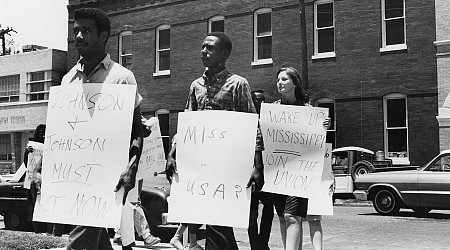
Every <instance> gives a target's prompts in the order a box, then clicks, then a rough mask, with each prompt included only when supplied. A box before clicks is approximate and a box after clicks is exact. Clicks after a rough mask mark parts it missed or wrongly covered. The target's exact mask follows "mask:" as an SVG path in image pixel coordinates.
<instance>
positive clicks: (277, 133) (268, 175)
mask: <svg viewBox="0 0 450 250" xmlns="http://www.w3.org/2000/svg"><path fill="white" fill-rule="evenodd" d="M327 117H328V109H325V108H313V107H305V106H291V105H273V104H264V103H263V104H262V106H261V115H260V124H261V129H262V133H263V139H264V147H265V150H264V152H263V158H264V178H265V184H264V187H263V190H264V191H267V192H271V193H279V194H286V195H291V196H298V197H306V198H308V197H310V195H311V194H310V193H311V191H313V190H314V189H315V188H317V187H318V186H319V184H320V180H321V176H322V169H323V160H324V159H323V156H324V154H325V140H326V130H325V129H324V127H323V122H324V120H325V119H326V118H327Z"/></svg>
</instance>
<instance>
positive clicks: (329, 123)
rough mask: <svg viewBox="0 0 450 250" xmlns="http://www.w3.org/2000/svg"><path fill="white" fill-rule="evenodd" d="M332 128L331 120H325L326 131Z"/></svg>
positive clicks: (328, 118)
mask: <svg viewBox="0 0 450 250" xmlns="http://www.w3.org/2000/svg"><path fill="white" fill-rule="evenodd" d="M330 126H331V118H330V117H327V118H325V121H323V127H324V128H325V130H328V129H329V128H330Z"/></svg>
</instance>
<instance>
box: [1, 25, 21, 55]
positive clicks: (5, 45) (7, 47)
mask: <svg viewBox="0 0 450 250" xmlns="http://www.w3.org/2000/svg"><path fill="white" fill-rule="evenodd" d="M1 27H2V25H1V24H0V39H1V40H2V51H1V54H0V55H3V56H4V55H9V54H11V50H13V48H14V43H15V42H14V40H13V39H9V40H8V41H7V40H6V35H10V34H9V33H11V32H15V33H17V31H15V30H14V29H13V28H11V27H6V29H2V28H1Z"/></svg>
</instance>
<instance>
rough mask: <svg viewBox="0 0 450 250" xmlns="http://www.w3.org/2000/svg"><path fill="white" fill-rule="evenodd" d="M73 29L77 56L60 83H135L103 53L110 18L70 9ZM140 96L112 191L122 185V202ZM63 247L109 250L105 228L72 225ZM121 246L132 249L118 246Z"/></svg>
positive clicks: (134, 149)
mask: <svg viewBox="0 0 450 250" xmlns="http://www.w3.org/2000/svg"><path fill="white" fill-rule="evenodd" d="M73 18H74V24H73V32H74V36H75V47H76V48H77V51H78V53H79V54H80V56H81V59H80V60H79V61H78V62H77V64H76V65H75V66H74V67H73V68H72V69H71V70H70V71H69V72H68V73H67V74H66V75H65V76H64V77H63V79H62V83H61V85H68V84H83V83H87V82H92V83H103V84H131V85H136V79H135V77H134V75H133V73H132V72H131V71H129V70H128V69H126V68H124V67H123V66H121V65H119V64H117V63H116V62H114V61H112V60H111V58H110V55H109V54H107V53H106V52H105V46H106V42H107V41H108V38H109V35H110V29H111V25H110V21H109V18H108V16H107V15H106V13H104V12H103V11H101V10H99V9H95V8H82V9H77V10H75V11H74V16H73ZM141 100H142V97H141V96H140V95H139V94H138V92H137V91H136V98H135V108H134V114H133V122H132V131H131V140H130V141H131V142H130V150H129V159H130V161H129V163H128V166H124V168H125V167H126V169H125V170H124V172H123V173H122V174H121V176H120V177H119V180H118V184H117V186H116V188H115V191H118V190H119V189H121V188H122V187H123V189H124V194H123V201H122V202H123V203H125V201H126V198H127V195H128V192H129V191H130V190H131V189H133V188H134V186H135V182H136V172H137V169H138V163H139V158H140V156H141V152H142V123H141V116H140V114H141V112H140V106H139V104H140V102H141ZM67 249H89V250H91V249H92V250H96V249H113V248H112V246H111V242H110V239H109V235H108V233H107V230H106V228H99V227H90V226H76V227H75V228H74V229H73V230H72V232H71V233H70V235H69V243H68V245H67ZM122 249H132V248H131V246H122Z"/></svg>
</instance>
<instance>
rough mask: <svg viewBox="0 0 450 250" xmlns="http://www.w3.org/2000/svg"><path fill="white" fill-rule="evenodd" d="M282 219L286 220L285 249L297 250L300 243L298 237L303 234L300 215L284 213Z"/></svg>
mask: <svg viewBox="0 0 450 250" xmlns="http://www.w3.org/2000/svg"><path fill="white" fill-rule="evenodd" d="M284 219H285V220H286V250H297V249H299V246H301V244H302V242H301V237H300V235H301V234H303V229H302V220H301V217H300V216H296V215H291V214H288V213H286V214H284ZM300 249H301V248H300Z"/></svg>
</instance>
